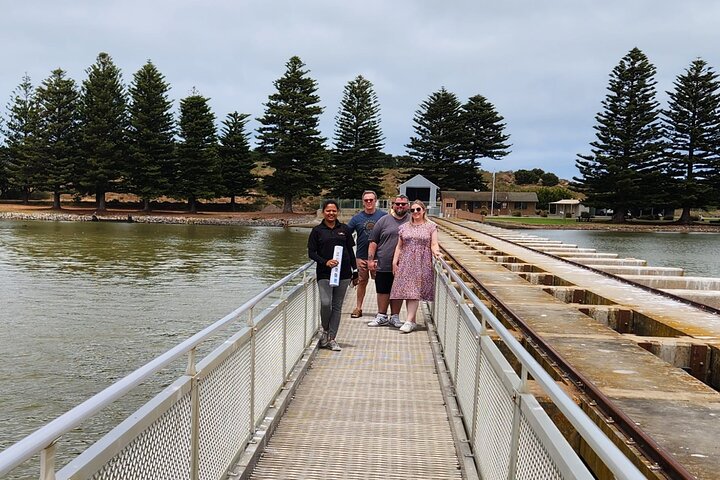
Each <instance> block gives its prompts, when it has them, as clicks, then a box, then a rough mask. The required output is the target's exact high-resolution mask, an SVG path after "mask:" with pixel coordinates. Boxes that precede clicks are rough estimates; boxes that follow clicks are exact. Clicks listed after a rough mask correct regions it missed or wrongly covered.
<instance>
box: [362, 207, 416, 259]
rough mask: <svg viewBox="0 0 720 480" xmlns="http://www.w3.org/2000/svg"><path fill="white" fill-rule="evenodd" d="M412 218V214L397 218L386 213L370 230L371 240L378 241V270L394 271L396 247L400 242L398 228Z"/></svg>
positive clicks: (376, 252) (376, 256)
mask: <svg viewBox="0 0 720 480" xmlns="http://www.w3.org/2000/svg"><path fill="white" fill-rule="evenodd" d="M408 220H410V215H407V214H406V215H405V216H404V217H403V218H400V219H398V218H395V217H394V216H392V215H385V216H383V217H382V218H381V219H380V220H378V221H377V223H376V224H375V228H373V229H372V231H371V232H370V241H371V242H375V243H377V250H375V259H376V260H377V261H378V264H377V271H378V272H392V260H393V255H394V254H395V247H396V246H397V242H398V230H399V229H400V225H402V224H403V223H406V222H407V221H408Z"/></svg>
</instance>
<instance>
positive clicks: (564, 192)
mask: <svg viewBox="0 0 720 480" xmlns="http://www.w3.org/2000/svg"><path fill="white" fill-rule="evenodd" d="M536 193H537V197H538V204H537V208H539V209H540V210H548V209H549V207H550V203H551V202H557V201H559V200H564V199H568V198H575V196H574V195H573V192H571V191H570V190H568V189H567V188H564V187H540V188H538V189H537V192H536Z"/></svg>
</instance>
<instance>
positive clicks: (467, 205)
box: [441, 190, 538, 217]
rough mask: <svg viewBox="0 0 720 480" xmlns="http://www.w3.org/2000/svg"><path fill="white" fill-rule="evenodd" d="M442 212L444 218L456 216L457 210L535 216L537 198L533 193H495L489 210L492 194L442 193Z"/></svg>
mask: <svg viewBox="0 0 720 480" xmlns="http://www.w3.org/2000/svg"><path fill="white" fill-rule="evenodd" d="M441 197H442V200H441V202H442V212H443V216H444V217H455V216H457V211H458V210H463V211H465V212H472V213H481V212H483V214H484V215H489V214H490V211H491V210H492V212H493V214H495V215H512V213H513V212H514V211H520V213H521V214H522V215H523V216H528V215H535V210H536V209H537V203H538V198H537V194H536V193H535V192H495V204H494V206H493V208H492V209H491V208H490V203H491V202H492V192H462V191H454V190H447V191H443V192H442V194H441Z"/></svg>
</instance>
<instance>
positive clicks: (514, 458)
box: [508, 365, 528, 480]
mask: <svg viewBox="0 0 720 480" xmlns="http://www.w3.org/2000/svg"><path fill="white" fill-rule="evenodd" d="M527 388H528V372H527V368H526V367H525V365H523V366H522V368H521V370H520V386H519V387H518V389H517V390H516V391H515V393H514V394H513V403H514V404H515V408H513V419H512V422H513V423H512V432H511V434H510V459H509V461H508V480H513V479H514V478H515V477H516V473H517V462H518V449H519V448H520V418H521V415H522V412H521V409H520V407H521V405H522V399H523V394H525V393H527Z"/></svg>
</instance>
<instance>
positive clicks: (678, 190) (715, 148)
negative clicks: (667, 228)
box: [663, 59, 720, 223]
mask: <svg viewBox="0 0 720 480" xmlns="http://www.w3.org/2000/svg"><path fill="white" fill-rule="evenodd" d="M674 85H675V89H674V90H673V91H672V92H667V93H668V95H669V97H670V100H669V101H668V109H667V110H664V111H663V115H664V117H663V122H664V124H665V135H666V139H667V150H666V151H667V160H668V162H667V171H668V173H669V174H670V176H671V178H672V180H673V188H672V191H673V193H674V195H673V197H674V198H676V199H678V200H679V205H680V206H681V207H682V209H683V211H682V215H681V216H680V220H679V222H680V223H690V222H691V220H690V209H691V208H705V207H707V206H708V205H710V204H712V203H713V200H714V194H715V188H714V187H717V184H716V183H715V182H716V180H715V179H714V178H713V177H714V175H713V172H714V171H715V170H716V169H717V167H716V165H717V164H718V154H719V153H720V152H719V148H720V143H719V142H718V132H719V131H720V94H718V87H719V84H718V76H717V74H716V73H715V72H714V71H713V69H712V68H711V67H709V66H708V65H707V63H705V62H704V61H703V60H700V59H697V60H695V61H693V62H692V63H691V64H690V67H688V69H687V70H686V71H685V73H684V74H681V75H678V77H677V79H676V80H675V82H674ZM718 178H720V177H718Z"/></svg>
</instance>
